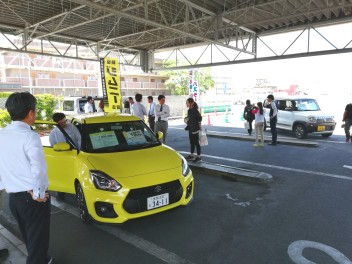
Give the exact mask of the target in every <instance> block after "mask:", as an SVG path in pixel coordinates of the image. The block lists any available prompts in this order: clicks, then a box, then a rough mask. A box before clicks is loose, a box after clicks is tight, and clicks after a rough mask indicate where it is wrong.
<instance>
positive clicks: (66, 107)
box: [62, 101, 75, 111]
mask: <svg viewBox="0 0 352 264" xmlns="http://www.w3.org/2000/svg"><path fill="white" fill-rule="evenodd" d="M62 110H63V111H74V110H75V106H74V101H64V102H63V103H62Z"/></svg>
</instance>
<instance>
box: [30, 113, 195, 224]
mask: <svg viewBox="0 0 352 264" xmlns="http://www.w3.org/2000/svg"><path fill="white" fill-rule="evenodd" d="M71 123H73V124H74V125H75V126H76V127H77V128H78V129H79V131H80V133H81V136H82V142H81V143H82V144H81V149H80V150H78V149H77V147H76V146H75V143H74V142H73V140H72V139H71V138H69V136H68V135H67V134H66V133H64V134H65V137H66V141H67V143H66V142H62V143H57V144H55V145H54V146H51V145H50V143H49V134H50V132H51V130H52V129H53V128H54V127H55V126H56V123H54V122H47V121H36V124H35V126H34V130H36V131H37V132H38V133H39V135H40V136H41V139H42V144H43V147H44V153H45V157H46V161H47V164H48V175H49V183H50V185H49V190H51V191H57V192H64V193H70V194H76V198H77V203H78V209H79V212H80V216H81V219H82V221H83V222H88V221H89V220H90V219H91V218H93V219H94V220H96V221H99V222H105V223H123V222H125V221H126V220H129V219H133V218H138V217H143V216H147V215H151V214H156V213H159V212H162V211H166V210H169V209H172V208H174V207H177V206H180V205H187V204H188V203H190V201H191V200H192V198H193V189H194V182H193V176H192V172H191V170H190V169H189V167H188V165H187V162H186V160H185V159H184V158H183V157H182V156H181V155H180V154H178V153H177V152H176V151H175V150H173V149H172V148H170V147H168V146H165V145H163V144H161V143H160V141H159V139H158V138H157V136H155V135H154V133H153V132H152V131H151V130H150V129H149V127H147V126H146V125H145V123H144V122H142V121H141V120H140V119H139V118H137V117H135V116H131V115H122V114H117V113H108V114H104V113H102V114H100V113H99V114H94V115H93V114H90V115H88V114H87V115H79V116H76V117H74V118H73V119H72V120H71ZM60 130H61V131H62V129H61V128H60ZM158 137H162V133H161V134H159V135H158Z"/></svg>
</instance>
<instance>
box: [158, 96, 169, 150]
mask: <svg viewBox="0 0 352 264" xmlns="http://www.w3.org/2000/svg"><path fill="white" fill-rule="evenodd" d="M158 101H159V104H157V105H156V106H155V118H156V120H157V121H156V122H155V134H156V135H157V134H158V132H159V131H161V132H163V134H164V135H163V143H164V144H165V143H166V135H167V129H168V127H169V124H168V119H169V116H170V108H169V106H168V105H167V104H165V95H162V94H161V95H159V96H158Z"/></svg>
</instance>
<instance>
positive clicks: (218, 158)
mask: <svg viewBox="0 0 352 264" xmlns="http://www.w3.org/2000/svg"><path fill="white" fill-rule="evenodd" d="M178 152H179V153H181V154H185V155H187V154H189V152H186V151H178ZM202 157H207V158H211V159H216V160H226V161H231V162H235V163H243V164H249V165H255V166H260V167H266V168H272V169H279V170H286V171H294V172H302V173H307V174H314V175H319V176H324V177H331V178H337V179H343V180H349V181H352V177H348V176H344V175H338V174H331V173H325V172H318V171H310V170H301V169H295V168H289V167H283V166H277V165H270V164H263V163H256V162H251V161H246V160H237V159H230V158H225V157H218V156H212V155H205V154H202Z"/></svg>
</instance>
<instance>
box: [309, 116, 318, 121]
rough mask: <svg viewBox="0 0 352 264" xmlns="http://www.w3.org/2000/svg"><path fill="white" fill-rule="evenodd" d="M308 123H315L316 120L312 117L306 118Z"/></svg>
mask: <svg viewBox="0 0 352 264" xmlns="http://www.w3.org/2000/svg"><path fill="white" fill-rule="evenodd" d="M308 121H309V122H311V123H316V122H317V119H316V118H315V117H314V116H308Z"/></svg>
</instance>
